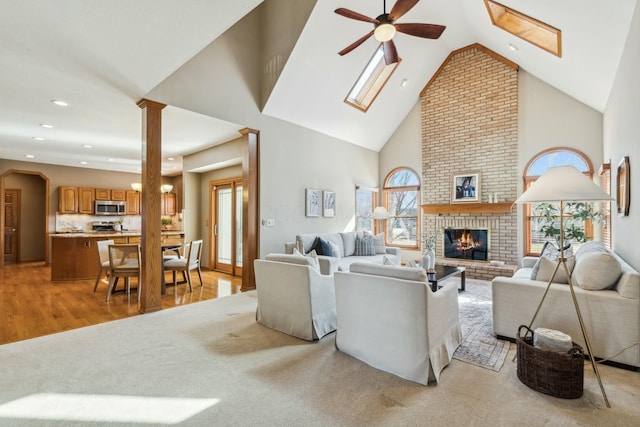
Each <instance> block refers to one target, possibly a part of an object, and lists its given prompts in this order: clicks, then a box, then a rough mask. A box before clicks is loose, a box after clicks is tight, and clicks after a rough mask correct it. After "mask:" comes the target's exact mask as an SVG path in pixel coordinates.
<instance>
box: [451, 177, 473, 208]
mask: <svg viewBox="0 0 640 427" xmlns="http://www.w3.org/2000/svg"><path fill="white" fill-rule="evenodd" d="M479 201H480V172H479V171H474V172H460V173H456V174H453V175H452V176H451V203H469V202H475V203H478V202H479Z"/></svg>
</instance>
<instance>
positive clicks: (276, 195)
mask: <svg viewBox="0 0 640 427" xmlns="http://www.w3.org/2000/svg"><path fill="white" fill-rule="evenodd" d="M377 182H378V153H376V152H375V151H371V150H367V149H364V148H361V147H357V146H355V145H353V144H349V143H346V142H344V141H340V140H337V139H335V138H331V137H328V136H326V135H323V134H320V133H318V132H315V131H310V130H309V129H305V128H302V127H300V126H296V125H292V124H291V123H287V122H283V121H281V120H278V119H273V118H270V117H263V120H262V124H261V127H260V215H261V218H262V219H267V218H271V219H274V220H275V226H274V227H265V226H261V227H260V256H264V255H266V254H267V253H270V252H283V250H284V247H283V244H284V243H285V242H292V241H294V240H295V236H296V234H298V233H312V232H334V231H343V230H353V229H354V226H355V218H354V212H355V186H356V185H366V186H373V187H375V186H376V185H377ZM305 188H313V189H318V190H331V191H334V192H335V193H336V212H337V213H336V216H335V217H333V218H324V217H314V218H308V217H305V198H304V195H305Z"/></svg>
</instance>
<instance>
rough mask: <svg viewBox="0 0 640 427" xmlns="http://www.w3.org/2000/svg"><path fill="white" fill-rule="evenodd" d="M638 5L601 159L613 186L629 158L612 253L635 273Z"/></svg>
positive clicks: (639, 189)
mask: <svg viewBox="0 0 640 427" xmlns="http://www.w3.org/2000/svg"><path fill="white" fill-rule="evenodd" d="M639 75H640V6H638V5H636V9H635V11H634V14H633V18H632V21H631V29H630V31H629V35H628V36H627V42H626V45H625V48H624V52H623V54H622V59H621V61H620V65H619V67H618V72H617V74H616V79H615V83H614V85H613V89H612V91H611V95H610V97H609V102H608V103H607V107H606V109H605V112H604V158H605V159H607V161H611V169H612V178H613V182H612V184H613V186H614V188H615V185H616V179H615V176H616V169H617V166H618V163H619V162H620V160H622V158H623V157H624V156H629V159H630V169H631V197H630V206H629V216H617V215H616V214H615V210H616V206H613V207H612V210H614V214H613V215H612V216H611V219H612V224H611V229H612V232H613V238H612V241H613V248H614V250H615V251H616V252H617V253H618V254H619V255H620V256H621V257H622V258H623V259H624V260H625V261H627V262H628V263H629V264H631V265H632V266H633V267H634V268H635V269H636V270H640V247H639V246H638V242H637V241H638V238H640V210H639V206H640V204H639V203H640V173H639V172H638V171H640V167H639V166H640V80H639V79H638V76H639Z"/></svg>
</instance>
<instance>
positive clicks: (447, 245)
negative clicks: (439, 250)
mask: <svg viewBox="0 0 640 427" xmlns="http://www.w3.org/2000/svg"><path fill="white" fill-rule="evenodd" d="M443 242H444V245H443V254H444V257H445V258H454V259H464V260H471V261H489V259H490V255H489V230H488V229H486V228H445V229H444V235H443Z"/></svg>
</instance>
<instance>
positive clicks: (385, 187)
mask: <svg viewBox="0 0 640 427" xmlns="http://www.w3.org/2000/svg"><path fill="white" fill-rule="evenodd" d="M402 170H406V171H408V172H411V173H412V174H414V175H415V177H416V178H417V179H418V185H406V186H402V187H390V186H389V180H390V179H391V177H393V176H394V175H395V174H396V173H398V172H399V171H402ZM420 182H421V179H420V175H419V174H418V173H417V172H416V171H415V170H413V169H412V168H410V167H408V166H399V167H397V168H395V169H392V170H391V171H390V172H389V173H388V174H387V176H386V177H385V179H384V185H383V187H382V194H383V197H384V207H385V209H387V212H389V219H391V218H392V217H394V218H395V216H393V215H391V212H390V211H389V193H390V192H398V191H415V192H416V215H415V216H407V217H402V218H415V219H416V244H415V245H399V244H394V243H390V242H389V239H388V234H389V233H387V232H386V231H388V230H387V227H388V221H389V220H388V219H386V220H385V221H387V222H385V225H384V230H385V233H384V241H385V245H386V246H391V247H396V248H402V249H409V250H420V247H421V240H422V239H421V234H420V228H421V227H420V225H421V224H420V223H421V220H422V215H421V211H420V202H419V198H420V194H421V193H420ZM398 218H399V217H398Z"/></svg>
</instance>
